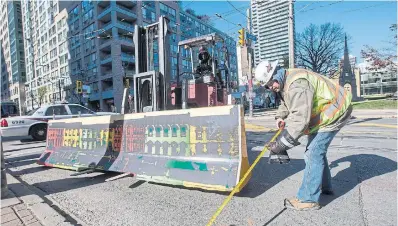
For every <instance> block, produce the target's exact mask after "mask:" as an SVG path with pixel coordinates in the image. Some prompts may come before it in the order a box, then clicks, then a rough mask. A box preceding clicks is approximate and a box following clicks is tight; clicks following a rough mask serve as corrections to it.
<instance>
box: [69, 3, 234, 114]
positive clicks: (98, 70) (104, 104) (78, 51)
mask: <svg viewBox="0 0 398 226" xmlns="http://www.w3.org/2000/svg"><path fill="white" fill-rule="evenodd" d="M67 12H68V22H67V24H68V26H69V33H68V37H69V53H70V58H69V67H70V77H71V80H72V84H73V83H74V82H75V81H77V80H81V81H83V84H85V85H87V86H89V87H90V94H89V95H86V96H85V97H81V99H80V100H79V101H82V102H83V103H85V104H86V103H87V105H88V106H89V107H90V108H92V109H95V110H98V109H101V110H103V111H110V110H111V106H112V105H114V106H116V107H118V106H121V102H122V96H123V88H124V83H123V77H124V76H125V75H127V74H134V73H135V55H134V43H133V32H134V25H135V24H138V25H140V26H143V25H148V24H151V23H154V22H157V21H158V18H159V17H160V16H161V15H165V16H167V17H168V18H169V19H170V24H169V25H170V26H169V28H170V29H171V30H172V32H173V34H172V35H171V36H170V40H169V44H170V57H171V61H170V62H172V71H171V73H172V80H175V78H176V76H177V66H178V65H180V71H187V70H190V68H191V62H190V61H189V54H187V52H184V53H182V55H183V57H181V58H180V62H179V64H177V45H178V42H179V41H180V40H184V39H187V38H192V37H197V36H200V35H204V34H209V33H212V32H217V33H219V34H221V35H222V36H224V37H225V38H226V40H227V46H226V47H227V49H228V50H229V56H230V63H231V71H232V73H231V75H232V78H233V79H235V80H236V77H237V72H236V71H237V68H236V65H237V62H236V47H235V41H234V40H233V39H232V38H231V37H228V36H227V35H226V34H224V33H222V32H221V31H219V30H217V29H216V28H214V27H212V26H210V25H208V24H206V23H204V22H203V21H201V20H199V19H198V18H196V16H194V15H190V14H188V13H186V12H184V11H183V10H181V2H176V1H97V2H94V1H91V2H86V1H84V2H69V3H68V5H67ZM154 48H155V50H154V56H153V59H154V69H158V59H159V56H158V53H157V46H156V45H155V46H154ZM216 49H217V50H219V51H217V54H216V57H217V58H219V59H220V62H221V63H222V61H223V59H225V53H224V52H223V51H221V50H222V49H223V47H222V46H220V45H218V46H217V47H216ZM194 60H196V59H194ZM72 86H73V85H72ZM131 93H132V90H131ZM69 96H72V95H69ZM72 101H73V102H76V99H75V100H72ZM119 110H120V109H117V111H119Z"/></svg>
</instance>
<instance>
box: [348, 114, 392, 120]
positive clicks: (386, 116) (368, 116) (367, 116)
mask: <svg viewBox="0 0 398 226" xmlns="http://www.w3.org/2000/svg"><path fill="white" fill-rule="evenodd" d="M351 118H353V119H355V118H358V119H368V118H374V119H379V118H397V116H396V115H359V116H356V115H354V114H352V116H351Z"/></svg>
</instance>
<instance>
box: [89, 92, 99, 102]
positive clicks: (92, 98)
mask: <svg viewBox="0 0 398 226" xmlns="http://www.w3.org/2000/svg"><path fill="white" fill-rule="evenodd" d="M89 98H90V101H93V100H99V99H100V94H99V93H98V92H96V93H91V94H90V95H89Z"/></svg>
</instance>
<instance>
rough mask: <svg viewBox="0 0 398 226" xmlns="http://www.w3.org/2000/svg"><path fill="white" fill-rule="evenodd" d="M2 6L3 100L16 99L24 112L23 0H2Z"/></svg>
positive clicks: (0, 52) (0, 40)
mask: <svg viewBox="0 0 398 226" xmlns="http://www.w3.org/2000/svg"><path fill="white" fill-rule="evenodd" d="M0 7H1V12H0V15H1V22H0V43H1V44H0V48H1V50H0V54H1V79H0V80H1V82H0V83H1V84H0V85H1V93H0V94H1V100H2V101H6V100H7V101H8V100H11V101H14V102H15V103H17V104H18V108H19V110H20V113H21V114H24V113H25V112H26V108H25V87H24V83H25V81H26V73H25V59H24V58H25V54H24V41H23V32H22V30H23V29H22V16H21V15H22V14H21V1H2V2H1V3H0Z"/></svg>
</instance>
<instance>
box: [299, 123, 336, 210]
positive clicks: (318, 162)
mask: <svg viewBox="0 0 398 226" xmlns="http://www.w3.org/2000/svg"><path fill="white" fill-rule="evenodd" d="M337 132H338V131H331V132H323V133H315V134H310V135H309V136H308V144H307V148H306V151H305V154H304V161H305V169H304V177H303V182H302V184H301V187H300V189H299V191H298V193H297V198H298V199H299V200H301V201H302V202H317V203H318V202H319V196H320V195H321V191H322V190H329V191H330V190H332V177H331V175H330V169H329V164H328V160H327V158H326V152H327V150H328V147H329V145H330V143H331V142H332V140H333V138H334V136H335V135H336V134H337Z"/></svg>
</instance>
